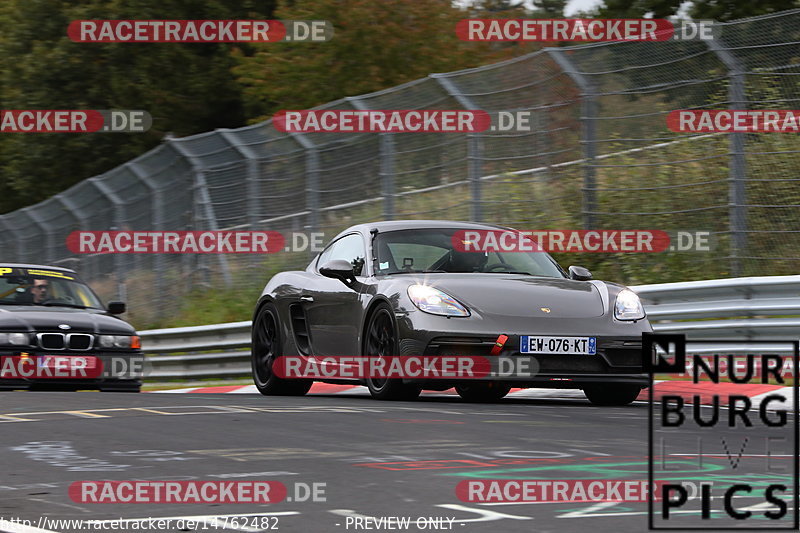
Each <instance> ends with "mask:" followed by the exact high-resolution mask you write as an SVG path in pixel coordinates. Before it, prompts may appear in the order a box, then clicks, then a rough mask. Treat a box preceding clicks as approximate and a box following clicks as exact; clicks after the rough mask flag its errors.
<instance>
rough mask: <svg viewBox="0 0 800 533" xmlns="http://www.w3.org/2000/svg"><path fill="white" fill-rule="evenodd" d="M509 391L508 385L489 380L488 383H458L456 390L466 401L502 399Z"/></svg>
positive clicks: (478, 401) (487, 401) (482, 401)
mask: <svg viewBox="0 0 800 533" xmlns="http://www.w3.org/2000/svg"><path fill="white" fill-rule="evenodd" d="M510 391H511V387H510V386H509V385H503V384H502V383H497V382H494V381H491V382H489V383H470V384H468V385H459V386H457V387H456V392H457V393H458V395H459V396H461V398H462V399H463V400H465V401H467V402H474V403H491V402H496V401H499V400H501V399H503V398H504V397H505V396H506V394H508V393H509V392H510Z"/></svg>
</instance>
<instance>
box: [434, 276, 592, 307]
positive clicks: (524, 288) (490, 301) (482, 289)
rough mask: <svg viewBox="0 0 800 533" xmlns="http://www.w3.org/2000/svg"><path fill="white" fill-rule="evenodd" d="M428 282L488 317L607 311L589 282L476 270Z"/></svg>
mask: <svg viewBox="0 0 800 533" xmlns="http://www.w3.org/2000/svg"><path fill="white" fill-rule="evenodd" d="M426 284H427V285H431V286H433V287H435V288H437V289H439V290H442V291H444V292H446V293H447V294H449V295H450V296H452V297H454V298H456V299H457V300H459V301H460V302H461V303H463V304H464V305H466V306H467V307H469V308H470V309H472V310H475V311H477V312H478V313H480V314H482V315H484V316H487V315H501V316H517V317H537V318H567V317H568V318H591V317H599V316H602V315H603V314H604V313H605V308H604V305H603V298H602V297H601V295H600V291H599V290H598V289H597V287H595V285H594V284H593V283H591V282H588V281H574V280H570V279H559V278H537V277H532V276H523V275H518V274H483V273H475V274H442V275H429V277H427V279H426Z"/></svg>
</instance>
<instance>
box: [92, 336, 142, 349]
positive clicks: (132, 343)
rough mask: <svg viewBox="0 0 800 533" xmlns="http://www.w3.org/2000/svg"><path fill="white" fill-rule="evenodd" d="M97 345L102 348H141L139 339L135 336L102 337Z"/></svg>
mask: <svg viewBox="0 0 800 533" xmlns="http://www.w3.org/2000/svg"><path fill="white" fill-rule="evenodd" d="M97 343H98V344H99V345H100V347H101V348H140V347H141V345H140V343H139V337H137V336H135V335H133V336H131V335H100V337H99V338H98V339H97Z"/></svg>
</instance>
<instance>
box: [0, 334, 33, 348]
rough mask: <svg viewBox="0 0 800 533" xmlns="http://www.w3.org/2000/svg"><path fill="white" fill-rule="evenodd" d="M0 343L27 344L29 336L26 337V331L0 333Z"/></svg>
mask: <svg viewBox="0 0 800 533" xmlns="http://www.w3.org/2000/svg"><path fill="white" fill-rule="evenodd" d="M0 344H4V345H9V344H10V345H13V346H28V344H30V337H28V334H27V333H0Z"/></svg>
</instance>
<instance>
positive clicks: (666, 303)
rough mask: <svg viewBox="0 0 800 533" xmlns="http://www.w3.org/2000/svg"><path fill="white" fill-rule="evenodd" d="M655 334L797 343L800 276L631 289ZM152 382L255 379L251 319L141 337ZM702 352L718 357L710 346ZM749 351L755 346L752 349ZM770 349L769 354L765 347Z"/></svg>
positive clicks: (701, 346)
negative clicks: (232, 378)
mask: <svg viewBox="0 0 800 533" xmlns="http://www.w3.org/2000/svg"><path fill="white" fill-rule="evenodd" d="M631 288H632V289H633V290H634V291H636V292H637V293H638V294H639V296H641V298H642V300H643V302H644V304H645V309H646V311H647V314H648V317H649V318H650V320H651V321H652V322H653V328H654V329H655V330H656V331H657V332H661V333H685V334H686V336H687V338H689V339H692V340H695V341H700V342H701V343H702V341H703V340H704V339H714V340H722V339H725V340H742V341H745V340H746V341H755V342H756V343H757V342H758V341H766V340H787V339H789V340H791V339H798V337H800V276H764V277H749V278H732V279H720V280H708V281H688V282H682V283H663V284H656V285H639V286H636V287H631ZM140 335H141V337H142V345H143V347H144V351H145V352H146V353H147V354H148V356H149V357H148V360H149V361H150V363H152V366H153V370H152V372H151V374H150V375H149V379H150V380H160V379H204V378H215V377H219V378H228V377H243V376H249V375H250V321H243V322H230V323H226V324H209V325H206V326H192V327H185V328H168V329H153V330H147V331H141V332H140ZM695 346H699V350H698V351H708V352H712V351H717V350H719V349H720V348H719V347H717V346H715V345H714V344H713V343H702V344H697V345H695ZM748 348H749V349H750V350H753V349H757V348H758V344H748ZM725 349H726V350H730V349H731V348H730V346H727V347H725ZM765 349H766V348H765Z"/></svg>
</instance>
